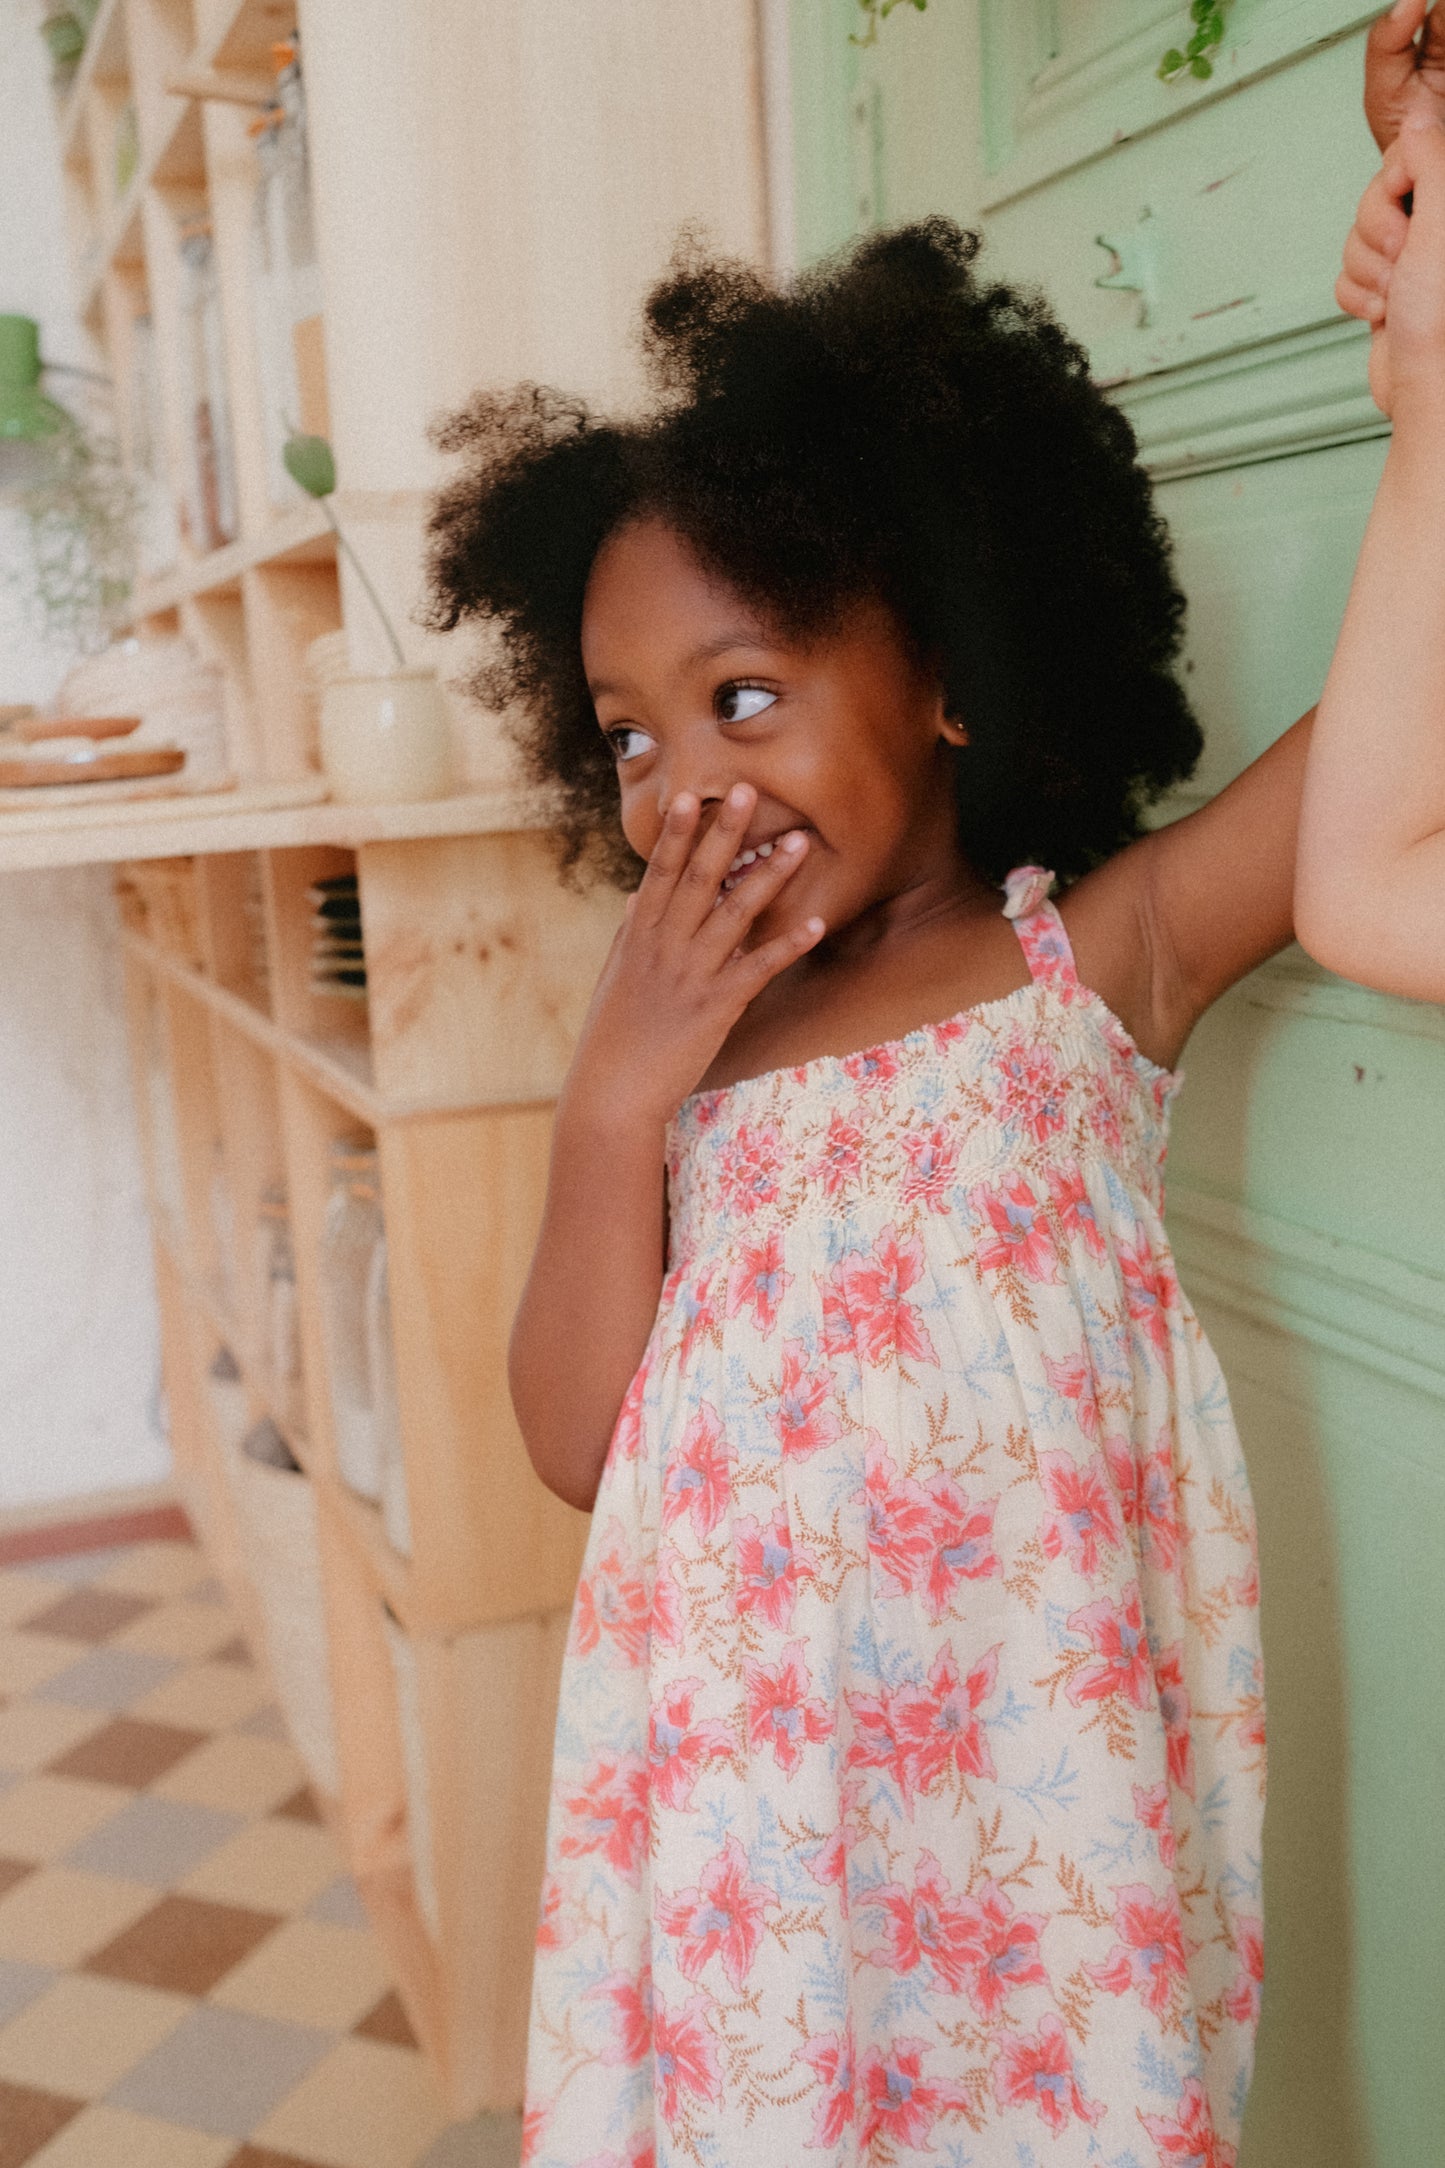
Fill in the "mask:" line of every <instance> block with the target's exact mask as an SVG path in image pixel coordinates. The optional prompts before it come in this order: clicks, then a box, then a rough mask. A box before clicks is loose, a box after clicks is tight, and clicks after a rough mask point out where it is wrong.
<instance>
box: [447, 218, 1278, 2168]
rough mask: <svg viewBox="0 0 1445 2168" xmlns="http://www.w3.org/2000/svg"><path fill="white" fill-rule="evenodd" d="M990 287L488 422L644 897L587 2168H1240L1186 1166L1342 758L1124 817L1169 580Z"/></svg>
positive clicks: (591, 1259) (601, 1359) (551, 1341)
mask: <svg viewBox="0 0 1445 2168" xmlns="http://www.w3.org/2000/svg"><path fill="white" fill-rule="evenodd" d="M976 250H977V242H976V240H975V239H974V238H973V237H971V236H968V235H965V234H963V233H961V232H959V231H958V229H957V228H956V227H954V226H952V225H950V224H949V223H948V222H947V221H945V220H943V219H931V220H928V221H926V222H924V223H922V224H920V225H917V226H914V227H911V228H907V229H904V230H903V231H900V232H897V233H893V234H887V235H882V236H878V237H875V238H873V239H871V240H868V241H866V242H864V243H862V244H860V245H859V246H858V247H857V248H855V249H854V250H853V252H852V253H851V254H850V255H849V256H847V257H846V258H844V259H842V260H841V261H839V262H836V263H834V264H832V265H830V266H826V267H824V268H823V269H822V270H820V271H817V272H814V273H812V274H809V275H808V276H806V277H805V278H803V279H802V280H801V281H800V282H799V283H798V284H797V285H796V286H795V287H794V288H793V289H792V290H791V291H789V292H787V293H786V294H777V293H774V292H772V291H770V290H768V289H766V288H765V287H764V286H763V285H762V284H761V283H760V282H759V281H757V280H756V279H754V278H753V277H752V275H751V274H749V273H748V272H746V271H744V270H741V269H739V268H736V267H731V266H725V265H718V264H713V263H707V262H692V263H689V264H684V265H683V266H682V267H681V268H680V269H678V270H677V271H676V273H675V274H674V275H673V276H672V277H671V278H670V279H669V280H668V281H667V282H666V283H665V284H664V285H663V286H661V287H660V288H659V289H658V290H657V292H656V293H654V295H653V296H652V299H651V302H650V304H649V309H648V342H649V347H650V353H651V358H652V362H653V365H654V369H655V373H656V376H657V380H658V384H659V390H660V398H659V400H658V403H657V406H656V409H655V411H654V412H653V413H652V414H651V415H650V416H649V417H647V418H645V419H642V420H639V421H636V422H634V423H630V424H626V425H618V424H604V423H599V422H596V421H594V420H592V419H591V418H589V416H588V415H587V414H586V412H585V411H584V410H583V409H582V408H581V407H580V406H579V405H577V404H575V403H571V402H568V401H566V400H564V399H562V398H559V397H558V396H557V395H555V394H551V393H547V392H543V391H540V390H537V389H535V388H524V389H523V390H521V391H519V392H516V393H514V394H511V395H509V396H506V397H496V398H483V399H481V400H479V401H478V402H476V404H475V405H474V406H473V407H472V408H471V409H470V410H469V412H468V413H467V414H466V415H464V416H462V417H460V418H459V419H458V420H457V421H455V422H454V423H452V424H451V425H450V427H449V429H448V431H447V432H446V433H445V435H444V438H443V441H444V443H446V444H447V445H448V447H449V448H450V449H452V450H454V451H457V452H460V453H462V454H463V455H464V456H465V458H466V461H467V471H466V473H465V474H464V476H463V478H462V479H461V480H460V481H459V482H458V483H457V484H456V485H455V486H454V487H453V488H452V490H451V491H450V492H449V493H448V495H447V496H446V497H445V498H444V499H443V501H442V504H441V506H440V509H439V512H438V515H437V521H436V528H435V555H434V573H435V578H436V583H437V605H436V613H435V614H436V621H437V623H438V624H439V625H442V626H449V625H453V624H455V623H457V622H458V621H459V620H461V619H462V618H463V617H476V618H479V619H482V620H486V621H489V622H491V623H492V624H493V625H495V626H496V627H498V628H499V630H500V643H499V646H498V649H497V656H498V659H497V660H496V661H495V662H494V664H493V666H492V668H491V669H490V670H489V671H488V672H487V673H486V674H485V676H484V678H483V680H482V682H483V685H484V688H485V690H486V692H487V694H488V696H489V697H490V698H491V699H493V700H495V701H511V702H513V703H515V704H516V706H517V708H519V709H520V710H521V711H522V712H523V713H524V714H525V716H526V718H527V719H526V722H525V725H524V736H523V743H524V745H525V746H526V748H527V750H528V752H529V755H530V759H531V765H532V769H533V772H534V774H535V775H536V776H537V777H538V778H539V779H540V780H543V781H545V782H546V783H548V784H549V785H550V786H551V788H552V792H553V798H554V803H555V807H556V813H557V818H558V821H559V824H560V826H561V828H562V830H563V832H564V834H565V835H566V836H567V837H568V839H569V842H570V849H571V855H572V858H573V861H574V862H576V861H579V860H590V861H591V862H592V863H593V864H594V865H599V866H601V867H603V868H604V869H606V870H608V871H610V872H611V873H612V874H613V875H614V876H615V877H616V878H618V879H619V881H620V882H621V883H622V884H623V885H624V886H628V887H631V888H632V889H633V890H634V893H633V894H632V895H631V896H630V898H629V901H628V907H627V913H626V918H625V921H624V923H623V925H622V927H621V929H620V931H619V933H618V936H617V939H616V942H615V944H614V947H613V950H612V953H611V956H610V958H609V961H608V964H607V967H606V969H605V970H604V972H603V975H602V979H601V981H600V983H599V985H598V988H597V992H596V996H595V998H594V1001H593V1004H592V1008H591V1010H590V1013H589V1016H588V1019H587V1023H586V1026H585V1029H584V1032H583V1035H582V1039H581V1042H580V1044H579V1047H578V1050H577V1056H576V1060H575V1063H574V1066H573V1069H572V1072H571V1075H570V1077H569V1079H568V1082H567V1086H566V1089H565V1091H564V1094H563V1096H562V1100H561V1102H560V1104H559V1107H558V1110H557V1120H556V1131H555V1142H554V1152H553V1168H552V1181H551V1186H550V1191H549V1196H548V1203H547V1209H546V1216H545V1222H544V1226H543V1229H542V1233H541V1236H540V1239H539V1242H538V1247H537V1253H536V1257H535V1261H534V1265H533V1269H532V1274H531V1278H530V1280H529V1283H528V1287H527V1290H526V1294H525V1297H524V1300H523V1303H522V1306H521V1309H520V1311H519V1314H518V1318H517V1323H516V1329H515V1335H514V1341H513V1361H512V1388H513V1397H514V1400H515V1404H516V1408H517V1412H518V1418H519V1421H520V1423H521V1427H522V1431H523V1435H524V1437H525V1439H526V1442H527V1446H528V1450H529V1452H530V1453H531V1455H532V1458H533V1460H534V1462H535V1465H536V1467H537V1469H538V1471H539V1473H540V1474H541V1475H542V1477H543V1479H544V1480H545V1481H546V1482H547V1483H548V1484H549V1485H551V1487H552V1488H553V1489H555V1490H556V1491H558V1492H559V1493H560V1494H561V1495H562V1496H564V1497H566V1498H568V1499H570V1500H572V1501H573V1502H574V1503H575V1504H577V1505H578V1506H581V1507H584V1508H589V1507H595V1514H594V1521H593V1528H592V1534H591V1539H590V1542H589V1546H588V1551H587V1557H586V1561H585V1564H584V1568H583V1573H582V1579H581V1584H580V1587H579V1590H578V1596H577V1603H576V1609H575V1614H574V1619H573V1626H572V1634H571V1642H570V1647H569V1653H568V1659H567V1666H566V1672H565V1676H564V1681H563V1690H562V1705H561V1712H560V1716H559V1720H558V1728H557V1754H556V1774H555V1791H554V1804H553V1814H552V1826H551V1831H550V1840H549V1843H550V1859H549V1876H548V1881H547V1885H546V1891H545V1899H544V1909H543V1917H542V1921H541V1927H540V1932H539V1940H538V1957H537V1968H536V1978H535V1987H534V2020H533V2032H532V2056H531V2072H530V2102H529V2108H528V2115H527V2123H526V2139H525V2144H526V2152H527V2158H528V2159H529V2160H531V2161H534V2162H536V2163H538V2164H539V2168H653V2164H654V2163H656V2164H658V2168H661V2164H663V2163H678V2162H684V2161H686V2162H692V2163H699V2164H715V2168H792V2164H794V2163H799V2164H801V2163H803V2162H804V2161H812V2160H817V2161H818V2162H820V2163H822V2164H824V2168H843V2164H851V2163H859V2162H865V2161H866V2162H869V2163H874V2164H878V2168H888V2164H894V2163H900V2162H903V2161H906V2160H914V2159H922V2158H924V2157H928V2158H934V2157H938V2158H942V2159H945V2160H947V2161H950V2162H956V2163H959V2164H962V2163H964V2162H972V2163H975V2164H982V2163H990V2164H992V2163H1002V2162H1004V2161H1007V2162H1008V2163H1010V2168H1016V2164H1018V2163H1027V2162H1030V2161H1035V2160H1047V2161H1048V2162H1050V2163H1051V2164H1055V2168H1069V2164H1071V2163H1074V2162H1083V2161H1086V2160H1088V2161H1098V2162H1114V2163H1118V2164H1123V2163H1126V2162H1132V2163H1134V2164H1135V2168H1142V2164H1143V2163H1145V2162H1152V2161H1153V2160H1154V2159H1155V2158H1156V2157H1157V2158H1158V2159H1159V2160H1160V2161H1163V2162H1172V2163H1180V2164H1184V2163H1193V2164H1195V2168H1228V2164H1230V2163H1232V2162H1233V2160H1234V2157H1235V2155H1234V2149H1235V2143H1236V2140H1237V2136H1238V2131H1239V2125H1240V2119H1241V2114H1242V2110H1243V2103H1244V2095H1245V2090H1246V2087H1247V2083H1248V2077H1249V2069H1250V2060H1251V2053H1252V2046H1253V2038H1254V2030H1255V2024H1256V2019H1257V2015H1258V2009H1259V1996H1260V1983H1261V1977H1262V1944H1261V1925H1260V1909H1261V1900H1260V1884H1259V1872H1260V1864H1259V1863H1260V1822H1261V1813H1262V1805H1263V1784H1264V1743H1263V1703H1262V1694H1261V1678H1260V1655H1259V1636H1258V1624H1257V1620H1258V1611H1257V1602H1258V1588H1257V1579H1256V1571H1255V1550H1254V1531H1253V1522H1252V1515H1251V1508H1250V1500H1249V1492H1248V1486H1247V1482H1246V1478H1245V1472H1244V1467H1243V1463H1242V1459H1241V1454H1240V1449H1239V1444H1238V1440H1237V1438H1236V1435H1235V1431H1234V1427H1233V1424H1232V1421H1231V1418H1230V1413H1229V1407H1228V1402H1227V1398H1226V1395H1225V1389H1224V1385H1223V1381H1222V1379H1221V1377H1220V1374H1219V1370H1218V1367H1217V1365H1216V1363H1215V1360H1214V1357H1213V1355H1212V1353H1211V1351H1210V1349H1209V1347H1208V1345H1207V1343H1206V1341H1205V1340H1204V1337H1203V1335H1202V1333H1201V1330H1200V1327H1199V1325H1198V1323H1197V1321H1196V1319H1195V1317H1194V1315H1193V1313H1192V1311H1191V1310H1190V1308H1189V1306H1188V1304H1187V1302H1186V1301H1185V1299H1184V1298H1183V1296H1182V1295H1181V1293H1180V1290H1179V1287H1178V1283H1177V1281H1176V1279H1175V1275H1174V1270H1173V1265H1172V1262H1171V1258H1170V1252H1169V1244H1168V1240H1167V1237H1166V1235H1165V1232H1164V1227H1163V1222H1162V1217H1161V1208H1162V1165H1163V1156H1164V1145H1165V1136H1166V1129H1167V1121H1168V1111H1169V1105H1170V1102H1171V1099H1172V1097H1173V1095H1174V1093H1175V1091H1176V1090H1177V1088H1178V1082H1179V1079H1178V1076H1177V1075H1176V1073H1175V1071H1174V1068H1173V1064H1174V1063H1175V1061H1176V1060H1177V1057H1178V1054H1179V1051H1180V1049H1181V1047H1182V1046H1183V1044H1184V1041H1185V1039H1186V1038H1187V1036H1188V1034H1189V1031H1190V1028H1191V1026H1192V1025H1193V1024H1194V1022H1195V1020H1196V1019H1197V1018H1198V1016H1199V1015H1200V1014H1201V1012H1202V1011H1203V1010H1204V1009H1205V1008H1206V1007H1207V1006H1208V1005H1209V1003H1210V1002H1211V1001H1212V1000H1214V999H1215V998H1216V996H1218V995H1219V994H1220V993H1221V992H1223V991H1224V989H1225V988H1226V987H1228V986H1230V985H1231V984H1232V983H1233V982H1234V981H1235V980H1236V979H1238V978H1240V977H1241V976H1242V975H1243V974H1244V973H1246V972H1247V971H1249V970H1251V969H1252V968H1254V966H1256V965H1257V964H1258V963H1260V962H1261V961H1262V960H1263V959H1264V958H1265V957H1267V956H1269V955H1270V954H1272V953H1273V952H1274V951H1275V950H1277V949H1278V948H1280V947H1281V946H1283V944H1284V943H1285V942H1286V941H1287V940H1288V939H1289V936H1290V930H1291V928H1290V904H1291V885H1292V879H1293V868H1294V836H1295V820H1296V810H1297V805H1298V799H1299V792H1300V784H1301V775H1302V768H1303V760H1304V752H1305V738H1306V734H1307V728H1308V718H1306V719H1305V720H1304V721H1303V722H1302V723H1301V724H1299V725H1296V727H1295V728H1294V729H1293V730H1291V731H1289V732H1287V733H1286V735H1285V736H1284V737H1283V738H1282V739H1281V740H1280V741H1279V743H1278V744H1277V745H1275V746H1274V747H1273V748H1272V749H1271V751H1270V752H1269V753H1267V754H1266V755H1265V756H1264V758H1263V759H1262V760H1259V761H1257V762H1256V763H1255V764H1254V766H1253V767H1252V768H1250V769H1249V770H1248V771H1247V772H1246V773H1245V774H1244V775H1242V776H1241V777H1240V778H1239V779H1238V780H1237V781H1236V782H1235V783H1234V784H1232V785H1231V786H1230V787H1229V788H1228V789H1227V790H1225V791H1224V792H1222V793H1221V794H1220V795H1219V797H1218V798H1216V799H1215V800H1214V801H1213V802H1212V803H1211V804H1210V805H1209V806H1208V807H1206V808H1205V809H1204V810H1202V811H1200V812H1198V813H1195V814H1193V815H1192V816H1190V817H1189V818H1187V819H1184V820H1180V821H1178V822H1176V823H1174V824H1173V825H1172V826H1169V827H1167V828H1163V829H1160V830H1158V831H1156V832H1154V833H1150V834H1147V835H1145V834H1141V827H1142V815H1143V812H1144V810H1145V809H1146V807H1147V806H1148V805H1149V803H1150V802H1151V801H1153V800H1154V799H1156V798H1157V797H1158V796H1159V795H1160V793H1161V792H1162V791H1164V790H1165V789H1166V788H1167V787H1168V786H1169V785H1170V784H1172V783H1174V782H1176V781H1177V780H1179V779H1180V778H1182V777H1183V776H1185V775H1187V774H1188V773H1189V771H1190V769H1191V767H1192V766H1193V763H1194V760H1195V758H1196V755H1197V751H1198V746H1199V734H1198V731H1197V728H1196V726H1195V724H1194V721H1193V719H1192V717H1191V716H1190V714H1189V712H1188V708H1187V705H1186V702H1185V700H1184V697H1183V694H1182V693H1181V691H1180V688H1179V686H1178V685H1177V683H1176V681H1175V678H1174V676H1173V674H1172V665H1173V663H1174V660H1175V657H1176V655H1177V653H1178V648H1179V642H1180V635H1181V625H1182V617H1183V603H1182V598H1181V596H1180V594H1179V592H1178V590H1177V588H1176V586H1175V584H1174V582H1173V579H1172V577H1171V572H1170V566H1169V556H1168V547H1167V541H1166V537H1165V534H1164V531H1163V528H1162V526H1161V524H1160V522H1159V521H1158V519H1157V517H1156V515H1155V513H1154V511H1153V509H1152V505H1151V501H1150V495H1149V489H1148V485H1147V482H1146V480H1145V478H1144V476H1143V474H1142V473H1141V471H1140V469H1139V468H1138V466H1137V465H1136V463H1135V457H1134V450H1135V448H1134V442H1133V438H1132V435H1131V432H1130V430H1129V427H1128V424H1127V423H1126V421H1125V420H1124V419H1123V418H1122V417H1121V416H1120V414H1119V413H1118V412H1117V411H1116V410H1115V409H1114V408H1113V407H1111V406H1110V404H1109V403H1108V401H1107V400H1106V399H1105V398H1104V397H1103V396H1102V394H1100V393H1099V392H1097V391H1096V390H1095V389H1094V388H1093V387H1092V385H1091V384H1090V382H1089V377H1088V370H1087V363H1086V360H1085V357H1084V355H1083V353H1082V351H1081V350H1080V349H1079V348H1078V347H1077V346H1076V345H1075V344H1074V343H1073V342H1072V341H1071V340H1070V339H1069V338H1068V337H1067V336H1066V335H1065V333H1064V332H1063V331H1062V330H1061V328H1060V327H1059V325H1058V324H1057V323H1056V322H1055V321H1054V319H1053V317H1052V316H1051V314H1050V313H1049V311H1048V309H1047V308H1046V306H1045V305H1044V304H1043V303H1042V302H1041V301H1039V300H1038V299H1036V298H1033V297H1029V296H1024V295H1021V294H1019V293H1017V292H1015V291H1013V290H1011V289H1010V288H1008V287H1006V286H1001V285H995V284H988V283H985V282H983V281H981V280H980V279H979V278H978V277H977V276H976V274H975V270H974V257H975V254H976ZM1056 876H1057V877H1058V880H1059V882H1061V883H1062V884H1064V885H1063V887H1062V902H1061V904H1055V903H1054V902H1053V901H1052V900H1051V891H1052V890H1053V889H1054V887H1055V885H1056V878H1055V877H1056Z"/></svg>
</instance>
